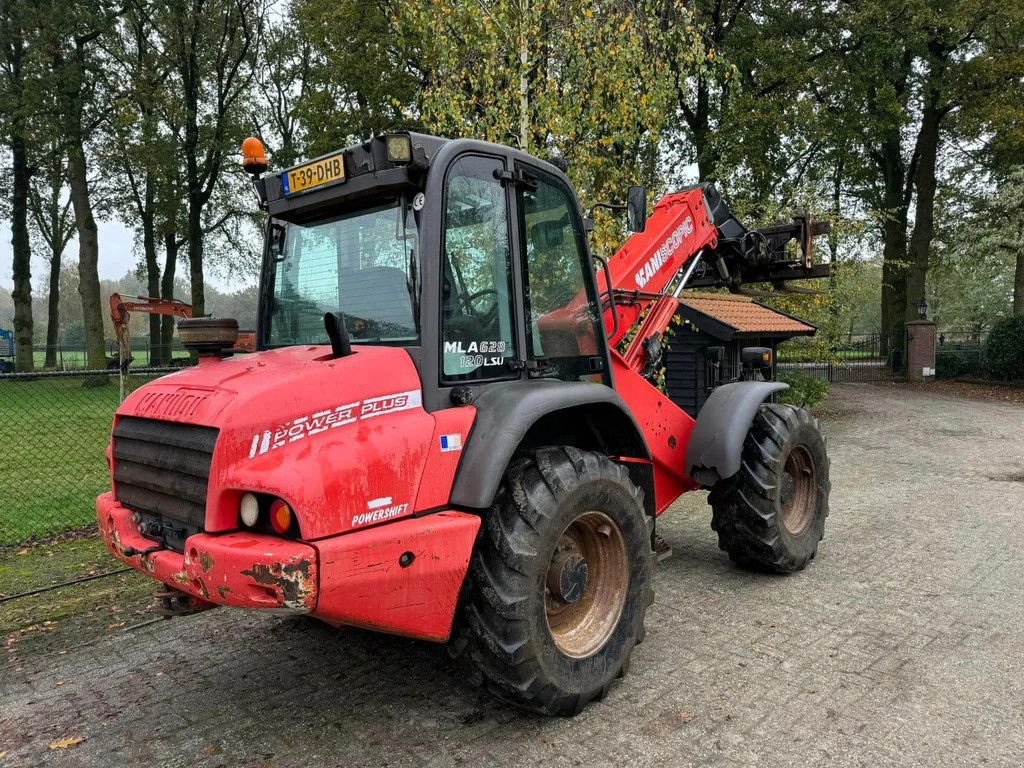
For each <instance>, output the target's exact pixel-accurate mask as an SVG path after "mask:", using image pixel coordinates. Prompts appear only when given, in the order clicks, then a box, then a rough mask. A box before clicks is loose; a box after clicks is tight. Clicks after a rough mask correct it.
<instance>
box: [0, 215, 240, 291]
mask: <svg viewBox="0 0 1024 768" xmlns="http://www.w3.org/2000/svg"><path fill="white" fill-rule="evenodd" d="M99 239H100V263H99V270H100V279H101V280H117V279H118V278H121V277H124V274H125V272H128V271H129V270H131V269H134V268H135V265H136V264H137V263H138V258H137V256H136V254H135V235H134V233H133V232H132V230H130V229H128V228H127V227H125V226H124V225H123V224H122V223H121V222H119V221H101V222H100V223H99ZM181 255H182V256H184V254H181ZM162 256H163V254H161V257H162ZM64 259H65V261H66V262H67V263H76V262H77V260H78V239H77V238H76V239H74V240H72V241H71V242H70V243H69V244H68V248H67V250H66V251H65V252H64ZM12 269H13V255H12V252H11V222H10V220H9V219H2V218H0V286H3V287H4V288H6V289H7V290H11V289H12V288H13V287H14V276H13V272H12ZM183 270H184V271H183ZM178 274H184V275H187V274H188V267H187V265H182V264H181V262H179V267H178ZM47 277H48V272H47V266H46V262H45V261H44V259H43V258H42V257H41V256H36V255H35V254H33V257H32V290H33V293H36V294H39V293H41V292H42V291H43V290H44V289H45V286H46V280H47ZM255 279H256V277H255V275H254V276H253V279H252V280H251V281H248V282H255ZM206 280H207V282H208V283H209V284H210V285H212V286H213V287H214V288H216V289H217V290H219V291H224V292H231V291H237V290H240V289H242V288H245V287H246V285H247V281H246V280H245V279H244V278H242V277H240V276H233V277H227V278H225V277H222V276H220V275H207V278H206Z"/></svg>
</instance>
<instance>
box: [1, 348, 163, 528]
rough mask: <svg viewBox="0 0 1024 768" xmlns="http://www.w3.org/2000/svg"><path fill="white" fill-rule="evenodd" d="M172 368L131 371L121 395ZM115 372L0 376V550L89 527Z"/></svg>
mask: <svg viewBox="0 0 1024 768" xmlns="http://www.w3.org/2000/svg"><path fill="white" fill-rule="evenodd" d="M173 370H175V369H174V368H160V369H152V368H141V369H130V370H129V372H128V373H127V374H126V375H125V376H124V377H123V385H124V392H125V394H126V395H127V394H128V393H130V392H131V391H133V390H135V389H137V388H138V387H140V386H142V385H143V384H145V383H147V382H149V381H152V380H153V379H154V378H156V377H158V376H161V375H163V374H165V373H168V372H170V371H173ZM121 384H122V377H121V376H120V375H119V372H118V371H116V370H114V371H109V370H102V371H95V370H94V371H87V370H83V371H50V372H44V373H28V374H25V373H14V374H0V499H2V500H3V503H0V548H6V547H13V546H20V545H24V544H27V543H30V542H32V541H34V540H38V539H43V538H48V537H51V536H54V535H57V534H61V533H65V532H67V531H74V530H82V529H88V528H91V527H93V525H94V523H95V512H94V500H95V498H96V496H97V495H98V494H100V493H102V492H103V491H105V490H108V489H109V488H110V475H109V471H108V469H107V460H106V456H105V454H104V451H105V450H106V447H107V443H108V442H109V439H110V427H111V423H112V422H113V418H114V411H115V410H116V409H117V406H118V404H119V402H120V391H121Z"/></svg>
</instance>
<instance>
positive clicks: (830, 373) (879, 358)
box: [776, 333, 905, 384]
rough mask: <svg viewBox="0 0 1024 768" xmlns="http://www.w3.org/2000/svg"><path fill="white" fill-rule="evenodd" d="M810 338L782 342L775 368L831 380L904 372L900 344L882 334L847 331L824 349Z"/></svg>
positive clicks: (879, 378) (855, 380) (881, 377)
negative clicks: (851, 332)
mask: <svg viewBox="0 0 1024 768" xmlns="http://www.w3.org/2000/svg"><path fill="white" fill-rule="evenodd" d="M809 341H810V340H804V339H794V340H793V341H789V342H786V343H785V344H781V345H780V346H779V349H778V352H777V364H776V369H777V371H778V372H780V373H786V372H790V371H792V372H798V373H803V374H805V375H808V376H813V377H815V378H818V379H825V380H826V381H828V382H831V383H833V384H836V383H841V382H850V383H864V382H871V381H892V380H893V379H896V378H902V377H903V375H904V373H905V371H904V365H903V344H902V343H899V344H893V343H890V339H889V338H888V337H887V336H886V335H884V334H879V333H872V334H849V335H847V336H845V337H843V338H842V339H841V340H840V341H839V342H838V343H837V344H836V345H835V346H834V348H833V349H831V350H828V351H827V352H822V351H821V350H820V348H816V347H814V346H813V344H811V343H808V342H809ZM816 358H817V359H816ZM822 358H824V359H822Z"/></svg>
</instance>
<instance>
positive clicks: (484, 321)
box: [441, 155, 516, 381]
mask: <svg viewBox="0 0 1024 768" xmlns="http://www.w3.org/2000/svg"><path fill="white" fill-rule="evenodd" d="M501 170H503V165H502V163H501V161H499V160H497V159H494V158H488V157H478V156H472V155H469V156H465V157H462V158H460V159H459V160H456V161H455V163H453V165H452V168H451V170H450V171H449V172H448V180H447V195H446V203H445V232H444V258H443V259H442V275H441V341H442V368H441V370H442V377H443V378H444V379H445V380H446V381H478V380H483V379H492V378H499V377H505V376H509V375H510V374H511V368H510V367H509V366H507V365H506V362H507V361H508V360H510V359H513V358H515V357H516V343H515V338H516V337H515V323H514V314H513V303H512V264H511V257H510V250H509V234H508V212H507V206H506V197H505V189H504V188H503V187H502V185H501V182H500V181H499V180H498V179H497V178H496V176H495V171H499V172H500V171H501Z"/></svg>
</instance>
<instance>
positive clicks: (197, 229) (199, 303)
mask: <svg viewBox="0 0 1024 768" xmlns="http://www.w3.org/2000/svg"><path fill="white" fill-rule="evenodd" d="M202 216H203V203H202V202H200V201H199V200H198V199H197V197H196V196H195V195H189V204H188V276H189V280H190V281H191V282H192V314H193V316H194V317H202V316H203V315H205V314H206V287H205V285H204V283H203V219H202Z"/></svg>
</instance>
